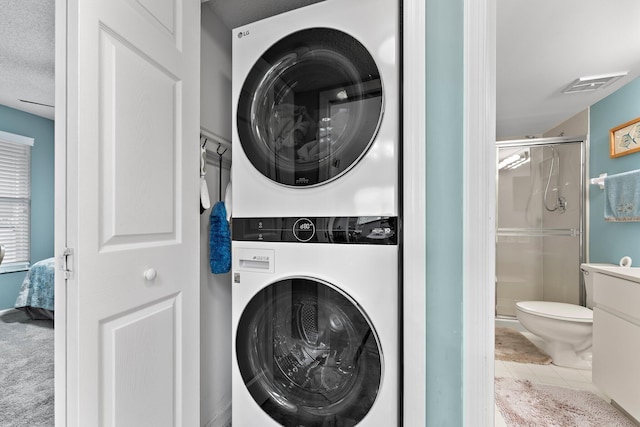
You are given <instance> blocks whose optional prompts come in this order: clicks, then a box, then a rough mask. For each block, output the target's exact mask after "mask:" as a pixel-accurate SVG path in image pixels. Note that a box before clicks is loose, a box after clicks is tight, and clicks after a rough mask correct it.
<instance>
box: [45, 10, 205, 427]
mask: <svg viewBox="0 0 640 427" xmlns="http://www.w3.org/2000/svg"><path fill="white" fill-rule="evenodd" d="M66 19H67V49H66V52H65V53H66V64H65V66H66V69H67V70H69V71H68V73H67V87H66V94H65V95H66V96H65V97H66V99H65V101H66V105H65V106H64V107H66V111H65V113H66V114H65V115H63V114H61V115H60V116H61V117H66V129H67V141H66V151H67V158H66V161H67V206H66V212H65V216H66V218H67V225H68V226H67V236H66V244H67V246H70V247H72V248H73V249H74V260H73V266H74V268H73V270H74V271H73V275H72V277H70V278H69V279H68V280H67V283H66V307H67V325H66V326H67V328H66V335H67V346H66V349H65V350H66V366H67V372H66V382H67V387H66V389H67V395H66V396H65V397H66V412H67V425H69V426H118V427H119V426H140V425H154V426H194V425H199V423H200V417H199V366H200V360H199V336H200V335H199V322H200V319H199V271H200V266H199V258H200V257H199V224H200V221H199V153H200V151H199V118H200V117H199V105H200V99H199V81H200V75H199V68H200V63H199V58H200V25H199V23H200V2H196V1H193V0H191V1H184V0H183V1H180V0H161V1H160V0H159V1H154V2H151V1H146V0H140V1H138V2H135V1H131V0H115V1H114V0H83V1H79V0H68V1H67V16H66ZM58 108H60V107H58Z"/></svg>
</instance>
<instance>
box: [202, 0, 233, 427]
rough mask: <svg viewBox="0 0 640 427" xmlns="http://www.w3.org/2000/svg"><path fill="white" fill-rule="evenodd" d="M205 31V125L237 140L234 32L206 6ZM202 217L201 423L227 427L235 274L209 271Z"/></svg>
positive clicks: (213, 193) (212, 180)
mask: <svg viewBox="0 0 640 427" xmlns="http://www.w3.org/2000/svg"><path fill="white" fill-rule="evenodd" d="M201 26H202V28H201V30H202V33H201V49H202V50H201V89H200V90H201V97H200V99H201V101H200V102H201V104H200V110H201V111H200V123H201V127H202V128H203V129H205V130H206V131H208V132H209V133H212V134H215V135H218V136H220V137H221V139H224V140H227V141H230V140H231V31H230V30H229V29H228V28H226V27H225V26H224V24H223V23H222V21H221V20H220V19H219V18H218V17H217V16H216V15H215V14H214V13H213V12H212V11H211V9H210V8H209V7H208V6H207V4H206V3H205V4H204V5H203V6H202V25H201ZM217 146H218V144H217V143H216V142H214V141H209V142H208V144H207V148H208V150H209V151H210V153H209V156H208V158H209V161H208V164H207V167H206V171H207V175H206V179H207V184H208V187H209V194H210V198H211V203H212V204H213V203H215V202H216V201H217V200H218V172H219V169H218V156H217V155H216V154H215V151H216V148H217ZM224 158H225V161H226V163H225V164H224V166H223V174H222V185H223V186H222V188H223V197H224V188H225V187H226V185H227V182H228V181H229V163H228V161H229V160H230V159H231V151H230V150H229V151H227V152H226V153H225V155H224ZM210 212H211V210H207V211H205V213H203V214H202V215H201V216H200V235H201V244H200V259H201V271H200V280H201V284H200V286H201V288H200V313H201V315H200V319H201V321H200V325H201V326H200V334H201V337H200V340H201V347H200V360H201V362H200V363H201V366H200V369H201V378H200V399H201V401H200V424H201V425H202V426H207V427H222V426H226V425H228V423H229V420H230V419H231V372H230V369H229V367H230V366H231V341H232V340H231V275H230V274H229V273H228V274H221V275H214V274H212V273H211V269H210V267H209V213H210Z"/></svg>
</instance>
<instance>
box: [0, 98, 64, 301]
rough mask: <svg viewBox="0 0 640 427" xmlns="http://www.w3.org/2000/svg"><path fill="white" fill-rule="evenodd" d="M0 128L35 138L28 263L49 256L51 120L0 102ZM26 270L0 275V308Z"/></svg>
mask: <svg viewBox="0 0 640 427" xmlns="http://www.w3.org/2000/svg"><path fill="white" fill-rule="evenodd" d="M0 130H2V131H5V132H11V133H15V134H18V135H24V136H28V137H31V138H34V139H35V144H34V146H33V149H32V150H31V263H34V262H36V261H40V260H41V259H44V258H49V257H52V256H53V209H54V208H53V202H54V172H53V165H54V156H53V153H54V151H53V148H54V137H53V134H54V130H53V120H49V119H45V118H43V117H39V116H35V115H33V114H29V113H25V112H23V111H19V110H15V109H13V108H9V107H5V106H3V105H0ZM25 274H26V272H24V271H22V272H17V273H4V274H0V310H3V309H6V308H11V307H13V304H14V303H15V301H16V297H17V296H18V291H19V290H20V285H21V284H22V280H23V279H24V276H25Z"/></svg>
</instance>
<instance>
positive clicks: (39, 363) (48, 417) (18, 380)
mask: <svg viewBox="0 0 640 427" xmlns="http://www.w3.org/2000/svg"><path fill="white" fill-rule="evenodd" d="M53 344H54V338H53V321H52V320H31V319H29V317H28V316H27V315H26V314H25V313H23V312H22V311H19V310H12V311H10V312H6V313H3V314H2V315H0V426H2V427H23V426H25V427H44V426H53V425H54V406H53V393H54V381H53V372H54V369H53V360H54V352H53Z"/></svg>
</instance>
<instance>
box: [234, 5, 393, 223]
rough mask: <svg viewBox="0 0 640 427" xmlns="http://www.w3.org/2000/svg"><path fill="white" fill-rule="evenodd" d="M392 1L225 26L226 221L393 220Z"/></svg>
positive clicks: (299, 11)
mask: <svg viewBox="0 0 640 427" xmlns="http://www.w3.org/2000/svg"><path fill="white" fill-rule="evenodd" d="M398 9H399V2H398V1H397V0H367V1H362V0H327V1H324V2H320V3H315V4H313V5H310V6H306V7H303V8H300V9H296V10H293V11H290V12H287V13H284V14H281V15H277V16H274V17H271V18H267V19H264V20H262V21H258V22H256V23H253V24H249V25H246V26H243V27H240V28H236V29H235V30H233V45H232V49H233V61H232V62H233V67H232V68H233V72H232V99H233V111H232V118H233V126H232V131H233V136H232V140H233V170H232V181H233V183H234V187H233V188H234V194H233V202H234V203H233V214H234V216H235V217H256V216H265V215H266V216H302V215H307V214H308V213H309V212H313V214H314V215H322V216H347V215H360V216H365V215H390V216H396V215H398V170H399V169H398V163H399V149H400V145H399V109H398V104H399V102H398V67H399V60H398V58H399V36H398V34H399V33H398V31H399V18H398V17H399V13H398Z"/></svg>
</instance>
